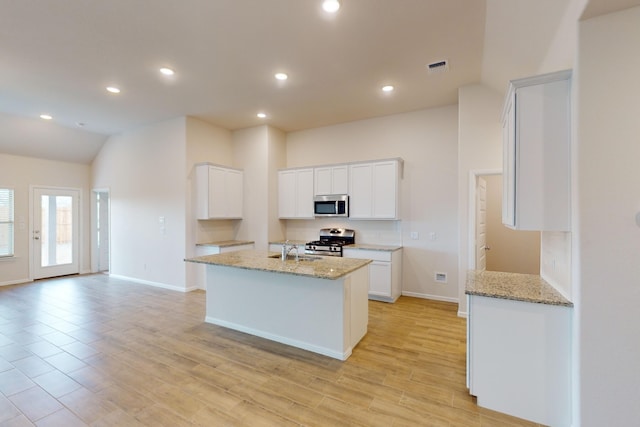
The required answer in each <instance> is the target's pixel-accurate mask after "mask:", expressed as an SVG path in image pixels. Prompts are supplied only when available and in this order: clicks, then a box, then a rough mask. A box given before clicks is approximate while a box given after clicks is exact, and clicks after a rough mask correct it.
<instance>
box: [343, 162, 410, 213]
mask: <svg viewBox="0 0 640 427" xmlns="http://www.w3.org/2000/svg"><path fill="white" fill-rule="evenodd" d="M401 169H402V160H400V159H391V160H381V161H376V162H367V163H354V164H351V165H349V217H350V218H351V219H399V214H398V194H399V183H400V175H401Z"/></svg>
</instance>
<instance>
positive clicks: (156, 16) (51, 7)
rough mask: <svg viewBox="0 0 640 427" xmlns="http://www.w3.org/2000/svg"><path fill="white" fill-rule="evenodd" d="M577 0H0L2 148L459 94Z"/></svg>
mask: <svg viewBox="0 0 640 427" xmlns="http://www.w3.org/2000/svg"><path fill="white" fill-rule="evenodd" d="M579 1H582V2H583V3H584V2H585V1H586V0H519V1H516V0H486V1H485V0H342V7H341V9H340V10H339V12H338V13H337V14H335V15H330V14H328V13H326V12H324V11H323V10H322V8H321V0H189V1H182V2H177V1H173V0H140V1H130V0H109V1H102V2H98V1H92V0H57V1H55V2H54V1H34V0H21V1H15V0H0V10H1V11H2V12H1V13H0V57H1V58H2V60H1V61H0V129H1V130H2V132H1V133H0V152H4V153H9V154H19V155H29V156H34V157H46V158H52V159H57V160H66V161H74V162H81V163H88V162H90V161H91V159H92V158H93V157H94V156H95V153H96V152H97V151H98V150H99V148H100V146H101V145H102V143H103V141H104V140H105V139H106V138H107V136H108V135H111V134H116V133H120V132H123V131H126V130H129V129H133V128H136V127H139V126H142V125H146V124H150V123H154V122H158V121H161V120H166V119H169V118H173V117H179V116H186V115H189V116H194V117H198V118H201V119H203V120H206V121H209V122H211V123H213V124H216V125H219V126H222V127H224V128H227V129H230V130H234V129H240V128H245V127H250V126H256V125H259V124H269V125H272V126H274V127H277V128H279V129H282V130H284V131H293V130H299V129H307V128H313V127H318V126H325V125H331V124H336V123H341V122H347V121H353V120H359V119H363V118H369V117H376V116H383V115H388V114H394V113H401V112H407V111H412V110H418V109H424V108H430V107H436V106H441V105H448V104H455V103H456V102H457V89H458V87H460V86H463V85H466V84H471V83H477V82H481V81H483V82H485V83H486V84H489V85H490V86H493V87H495V88H496V89H498V90H502V88H503V86H506V81H507V80H508V79H509V78H513V77H518V76H519V74H520V73H522V72H525V71H528V70H529V69H530V67H529V65H530V64H529V62H532V63H536V61H537V62H539V61H540V60H541V57H542V56H544V54H545V52H546V48H547V47H548V44H549V43H550V42H551V41H552V38H553V37H554V35H555V33H554V29H555V27H557V25H558V24H559V22H560V20H561V19H562V17H563V15H564V11H565V10H566V8H567V5H568V4H570V3H575V2H579ZM604 1H605V0H597V1H596V2H595V3H603V2H604ZM607 1H608V2H611V1H612V0H607ZM613 1H614V3H616V2H617V3H624V2H634V0H613ZM592 3H593V2H592ZM597 13H600V12H597ZM532 15H533V16H534V17H539V18H540V19H538V20H537V21H536V20H534V19H531V18H532ZM545 17H546V18H545ZM523 26H524V27H525V28H522V27H523ZM536 26H537V27H540V26H542V28H537V29H535V28H534V27H536ZM529 27H531V28H530V30H531V31H528V29H529ZM513 34H519V37H520V40H513V37H511V36H513ZM516 42H522V43H524V45H525V46H526V49H524V50H522V51H518V50H517V49H513V46H514V45H515V43H516ZM531 58H533V59H531ZM442 60H446V61H447V63H448V69H447V70H446V71H444V72H436V73H429V72H428V68H427V64H429V63H433V62H438V61H442ZM161 67H170V68H172V69H174V70H175V75H174V76H170V77H167V76H164V75H162V74H161V73H160V72H159V69H160V68H161ZM278 72H284V73H287V74H288V76H289V78H288V80H286V81H279V80H277V79H275V78H274V74H275V73H278ZM384 85H393V86H394V88H395V90H394V91H392V92H390V93H387V92H383V91H382V90H381V88H382V86H384ZM107 86H117V87H119V88H120V89H121V92H120V93H119V94H112V93H109V92H107V91H106V90H105V88H106V87H107ZM258 112H264V113H265V114H266V117H265V118H258V117H257V116H256V114H257V113H258ZM45 113H46V114H49V115H51V116H52V117H53V118H52V119H51V120H49V121H43V120H42V119H40V118H39V116H40V115H41V114H45Z"/></svg>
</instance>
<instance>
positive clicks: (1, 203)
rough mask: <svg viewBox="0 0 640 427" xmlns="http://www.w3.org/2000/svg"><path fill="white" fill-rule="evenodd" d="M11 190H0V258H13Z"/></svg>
mask: <svg viewBox="0 0 640 427" xmlns="http://www.w3.org/2000/svg"><path fill="white" fill-rule="evenodd" d="M13 232H14V221H13V189H11V188H0V257H11V256H13Z"/></svg>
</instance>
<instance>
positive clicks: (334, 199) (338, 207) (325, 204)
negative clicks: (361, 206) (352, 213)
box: [313, 194, 349, 217]
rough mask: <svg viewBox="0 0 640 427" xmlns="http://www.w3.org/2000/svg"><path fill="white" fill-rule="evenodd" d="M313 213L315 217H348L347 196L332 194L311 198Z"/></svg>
mask: <svg viewBox="0 0 640 427" xmlns="http://www.w3.org/2000/svg"><path fill="white" fill-rule="evenodd" d="M313 213H314V215H315V216H317V217H323V216H349V196H348V195H346V194H332V195H328V196H316V197H314V198H313Z"/></svg>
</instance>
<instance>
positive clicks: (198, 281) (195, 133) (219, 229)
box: [185, 117, 238, 289]
mask: <svg viewBox="0 0 640 427" xmlns="http://www.w3.org/2000/svg"><path fill="white" fill-rule="evenodd" d="M185 137H186V164H185V172H186V177H185V178H186V186H185V191H186V201H185V203H186V205H185V218H186V223H185V257H187V258H190V257H193V256H196V255H199V254H198V253H196V243H208V242H214V241H220V240H232V239H234V238H235V235H236V233H237V228H238V221H235V220H215V221H202V220H200V221H199V220H197V219H196V214H195V203H196V202H195V200H194V194H196V190H195V164H197V163H203V162H209V163H215V164H218V165H222V166H230V167H233V166H234V164H233V145H232V143H231V132H230V131H229V130H227V129H223V128H221V127H218V126H215V125H212V124H210V123H207V122H204V121H202V120H199V119H196V118H194V117H187V118H186V127H185ZM185 269H186V288H188V289H190V288H192V287H194V286H202V283H204V272H203V270H204V266H202V265H201V264H194V263H186V264H185Z"/></svg>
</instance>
